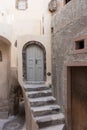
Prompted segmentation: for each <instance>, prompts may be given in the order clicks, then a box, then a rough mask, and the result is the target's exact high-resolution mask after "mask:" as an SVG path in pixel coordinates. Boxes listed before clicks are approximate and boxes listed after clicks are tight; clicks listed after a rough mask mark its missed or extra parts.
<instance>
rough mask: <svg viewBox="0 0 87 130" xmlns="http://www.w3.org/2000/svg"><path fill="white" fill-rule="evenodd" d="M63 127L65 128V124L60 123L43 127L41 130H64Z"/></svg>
mask: <svg viewBox="0 0 87 130" xmlns="http://www.w3.org/2000/svg"><path fill="white" fill-rule="evenodd" d="M63 128H64V124H60V125H54V126H49V127H45V128H41V129H39V130H63Z"/></svg>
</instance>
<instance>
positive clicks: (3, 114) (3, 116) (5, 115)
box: [0, 112, 8, 119]
mask: <svg viewBox="0 0 87 130" xmlns="http://www.w3.org/2000/svg"><path fill="white" fill-rule="evenodd" d="M7 118H8V112H0V119H7Z"/></svg>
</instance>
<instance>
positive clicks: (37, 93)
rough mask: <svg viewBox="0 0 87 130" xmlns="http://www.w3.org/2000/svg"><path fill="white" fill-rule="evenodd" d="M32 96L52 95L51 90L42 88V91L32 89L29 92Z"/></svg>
mask: <svg viewBox="0 0 87 130" xmlns="http://www.w3.org/2000/svg"><path fill="white" fill-rule="evenodd" d="M27 94H28V96H29V97H30V98H36V97H43V96H52V91H51V90H42V91H30V92H27Z"/></svg>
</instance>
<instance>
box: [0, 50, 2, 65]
mask: <svg viewBox="0 0 87 130" xmlns="http://www.w3.org/2000/svg"><path fill="white" fill-rule="evenodd" d="M1 61H2V52H1V51H0V62H1Z"/></svg>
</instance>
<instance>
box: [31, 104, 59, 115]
mask: <svg viewBox="0 0 87 130" xmlns="http://www.w3.org/2000/svg"><path fill="white" fill-rule="evenodd" d="M31 109H32V112H33V114H34V116H42V115H49V114H55V113H58V112H59V111H60V106H58V105H55V104H54V105H46V106H44V107H43V106H38V107H32V108H31Z"/></svg>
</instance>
